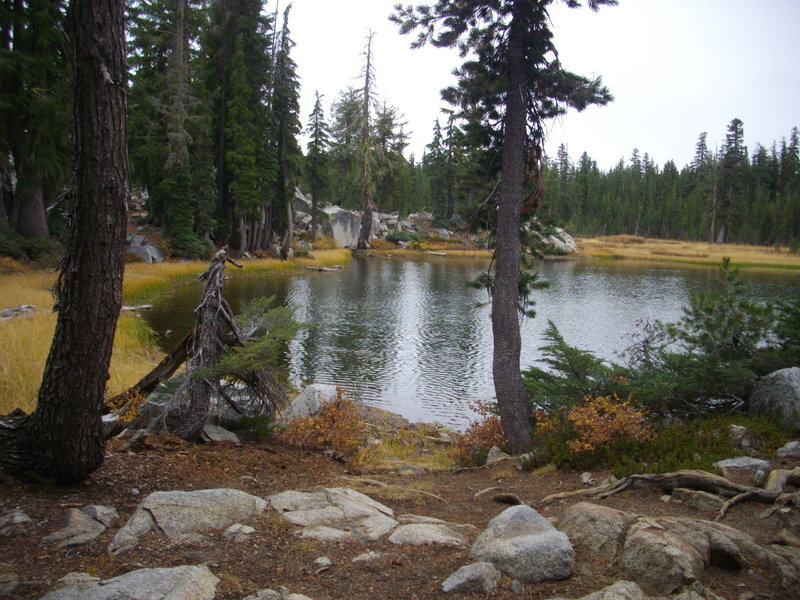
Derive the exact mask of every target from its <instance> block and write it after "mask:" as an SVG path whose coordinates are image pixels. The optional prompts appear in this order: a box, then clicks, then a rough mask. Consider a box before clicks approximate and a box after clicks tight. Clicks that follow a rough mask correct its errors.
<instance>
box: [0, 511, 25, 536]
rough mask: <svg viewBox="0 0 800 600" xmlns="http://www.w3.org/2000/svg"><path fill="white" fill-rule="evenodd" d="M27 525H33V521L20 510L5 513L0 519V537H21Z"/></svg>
mask: <svg viewBox="0 0 800 600" xmlns="http://www.w3.org/2000/svg"><path fill="white" fill-rule="evenodd" d="M29 523H33V519H31V518H30V517H29V516H28V515H26V514H25V513H24V512H22V511H21V510H19V509H17V510H12V511H11V512H7V513H6V514H4V515H3V516H2V517H0V537H13V536H17V535H21V534H22V533H23V532H24V531H25V527H26V526H27V524H29Z"/></svg>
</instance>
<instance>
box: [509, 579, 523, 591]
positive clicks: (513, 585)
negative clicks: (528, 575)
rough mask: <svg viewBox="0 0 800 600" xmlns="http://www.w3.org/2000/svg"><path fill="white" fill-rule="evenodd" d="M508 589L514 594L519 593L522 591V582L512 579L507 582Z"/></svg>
mask: <svg viewBox="0 0 800 600" xmlns="http://www.w3.org/2000/svg"><path fill="white" fill-rule="evenodd" d="M508 589H509V590H511V591H512V592H514V593H515V594H519V593H520V592H521V591H522V582H521V581H517V580H516V579H512V580H511V581H510V582H509V584H508Z"/></svg>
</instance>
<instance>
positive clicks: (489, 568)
mask: <svg viewBox="0 0 800 600" xmlns="http://www.w3.org/2000/svg"><path fill="white" fill-rule="evenodd" d="M501 576H502V574H501V573H500V571H498V570H497V569H495V567H494V565H493V564H492V563H488V562H478V563H473V564H471V565H466V566H464V567H461V568H460V569H459V570H458V571H456V572H455V573H453V574H452V575H450V577H448V578H447V579H445V580H444V582H443V583H442V591H443V592H444V593H446V594H454V593H467V592H483V593H484V594H489V593H491V592H492V591H493V590H494V588H496V587H497V584H498V582H499V581H500V577H501Z"/></svg>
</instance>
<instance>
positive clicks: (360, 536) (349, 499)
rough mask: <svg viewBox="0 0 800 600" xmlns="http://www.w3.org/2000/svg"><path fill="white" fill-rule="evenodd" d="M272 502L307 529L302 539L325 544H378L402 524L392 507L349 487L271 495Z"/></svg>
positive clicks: (277, 508)
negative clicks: (332, 542) (335, 542)
mask: <svg viewBox="0 0 800 600" xmlns="http://www.w3.org/2000/svg"><path fill="white" fill-rule="evenodd" d="M269 503H270V507H271V508H272V509H274V510H276V511H278V512H279V513H281V514H282V515H283V517H284V518H285V519H286V520H288V521H290V522H291V523H294V524H295V525H300V526H301V527H302V528H303V529H302V530H301V531H300V533H299V535H300V536H301V537H307V538H313V539H317V540H321V541H355V540H359V541H362V542H370V541H375V540H377V539H380V538H382V537H384V536H386V535H387V534H389V533H390V532H391V531H393V530H394V529H395V528H396V527H397V526H398V525H399V523H398V521H396V520H395V519H394V511H393V510H392V509H391V508H389V507H388V506H384V505H383V504H381V503H380V502H377V501H375V500H373V499H372V498H370V497H369V496H367V495H365V494H362V493H360V492H356V491H355V490H351V489H348V488H325V489H322V490H318V491H316V492H299V491H294V490H290V491H286V492H281V493H280V494H275V495H273V496H270V497H269Z"/></svg>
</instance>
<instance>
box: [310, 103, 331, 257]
mask: <svg viewBox="0 0 800 600" xmlns="http://www.w3.org/2000/svg"><path fill="white" fill-rule="evenodd" d="M314 98H315V99H314V109H313V110H312V111H311V114H310V115H309V117H308V126H307V127H306V132H307V133H308V145H307V146H306V150H307V154H306V177H307V179H308V185H309V188H310V189H311V243H314V242H315V241H316V240H317V221H318V214H317V213H318V211H319V204H320V200H322V197H323V194H325V192H326V191H327V189H328V180H329V178H328V174H329V171H328V165H329V161H328V148H329V147H330V131H329V128H328V124H327V123H326V122H325V112H324V110H323V108H322V96H320V95H319V92H315V96H314Z"/></svg>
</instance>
